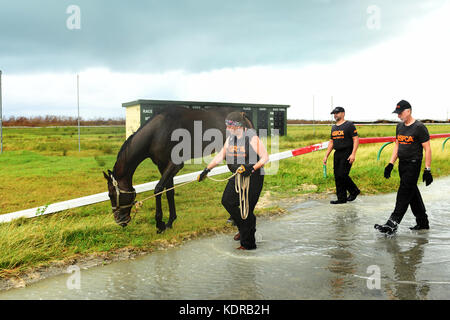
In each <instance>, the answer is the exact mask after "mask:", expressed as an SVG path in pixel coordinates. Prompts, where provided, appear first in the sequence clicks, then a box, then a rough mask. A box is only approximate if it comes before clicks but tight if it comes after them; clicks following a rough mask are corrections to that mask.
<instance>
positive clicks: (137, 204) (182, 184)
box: [135, 172, 237, 215]
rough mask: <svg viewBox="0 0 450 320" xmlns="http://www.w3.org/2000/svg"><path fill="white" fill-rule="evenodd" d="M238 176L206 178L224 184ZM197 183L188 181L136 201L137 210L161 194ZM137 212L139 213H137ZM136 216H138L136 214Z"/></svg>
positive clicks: (234, 174)
mask: <svg viewBox="0 0 450 320" xmlns="http://www.w3.org/2000/svg"><path fill="white" fill-rule="evenodd" d="M236 174H237V172H235V173H233V174H232V175H231V176H230V177H228V178H225V179H214V178H211V177H208V176H206V177H207V178H208V179H211V180H213V181H216V182H223V181H227V180H230V179H231V178H233V177H234V176H236ZM195 181H197V180H192V181H187V182H183V183H180V184H177V185H176V186H173V187H171V188H169V189H165V190H163V191H161V192H158V193H155V194H152V195H151V196H149V197H147V198H144V199H142V200H139V201H136V210H137V209H139V208H141V207H142V205H143V202H144V201H146V200H148V199H151V198H154V197H156V196H159V195H160V194H163V193H165V192H167V191H170V190H172V189H175V188H178V187H181V186H184V185H186V184H189V183H192V182H195ZM136 212H137V211H136ZM135 215H136V214H135Z"/></svg>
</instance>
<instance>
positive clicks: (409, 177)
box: [390, 159, 428, 225]
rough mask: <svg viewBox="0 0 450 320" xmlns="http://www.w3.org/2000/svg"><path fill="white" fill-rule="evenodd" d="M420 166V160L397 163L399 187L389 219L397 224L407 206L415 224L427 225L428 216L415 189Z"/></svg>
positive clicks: (417, 190) (418, 192) (416, 188)
mask: <svg viewBox="0 0 450 320" xmlns="http://www.w3.org/2000/svg"><path fill="white" fill-rule="evenodd" d="M421 165H422V159H420V160H419V159H417V160H400V161H399V164H398V171H399V174H400V186H399V188H398V191H397V200H396V202H395V209H394V212H393V213H392V215H391V217H390V219H392V220H394V221H395V222H397V223H400V222H401V221H402V219H403V216H404V215H405V213H406V210H408V206H411V211H412V213H413V214H414V216H415V217H416V222H417V224H418V225H428V216H427V214H426V213H425V212H426V210H425V205H424V204H423V200H422V196H421V194H420V191H419V188H418V187H417V180H418V179H419V176H420V167H421Z"/></svg>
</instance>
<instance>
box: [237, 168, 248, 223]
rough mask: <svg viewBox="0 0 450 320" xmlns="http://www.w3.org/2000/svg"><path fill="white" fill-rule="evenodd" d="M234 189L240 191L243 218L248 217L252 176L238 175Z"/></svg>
mask: <svg viewBox="0 0 450 320" xmlns="http://www.w3.org/2000/svg"><path fill="white" fill-rule="evenodd" d="M234 189H235V190H236V192H237V193H239V209H240V210H241V218H242V220H245V219H247V217H248V212H249V209H250V204H249V202H248V190H249V189H250V176H248V177H244V176H243V175H242V174H240V173H239V174H238V175H236V180H235V184H234Z"/></svg>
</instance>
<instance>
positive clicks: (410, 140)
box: [397, 134, 414, 144]
mask: <svg viewBox="0 0 450 320" xmlns="http://www.w3.org/2000/svg"><path fill="white" fill-rule="evenodd" d="M397 140H398V142H399V143H401V144H411V143H413V142H414V137H413V136H404V135H401V134H399V135H398V136H397Z"/></svg>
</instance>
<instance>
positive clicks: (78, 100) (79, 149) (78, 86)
mask: <svg viewBox="0 0 450 320" xmlns="http://www.w3.org/2000/svg"><path fill="white" fill-rule="evenodd" d="M77 106H78V152H81V142H80V76H79V75H78V74H77Z"/></svg>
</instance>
